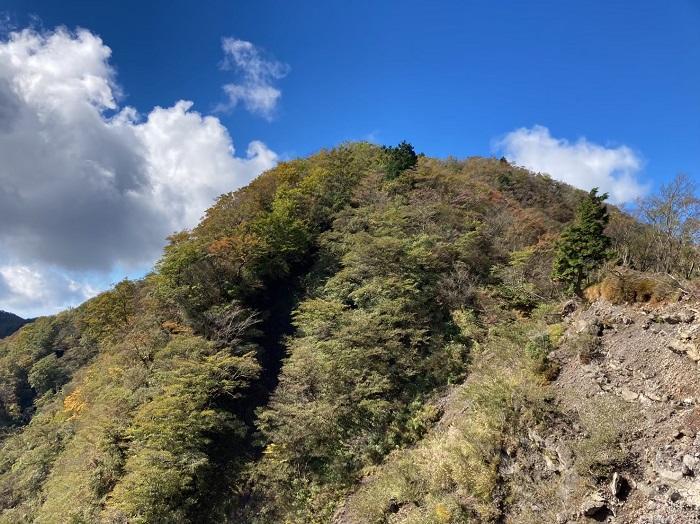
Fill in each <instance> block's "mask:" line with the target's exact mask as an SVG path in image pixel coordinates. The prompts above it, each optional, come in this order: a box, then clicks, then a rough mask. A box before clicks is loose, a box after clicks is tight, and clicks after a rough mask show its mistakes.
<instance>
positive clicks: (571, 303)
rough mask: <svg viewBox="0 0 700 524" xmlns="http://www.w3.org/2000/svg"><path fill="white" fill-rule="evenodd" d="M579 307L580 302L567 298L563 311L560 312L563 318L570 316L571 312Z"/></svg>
mask: <svg viewBox="0 0 700 524" xmlns="http://www.w3.org/2000/svg"><path fill="white" fill-rule="evenodd" d="M577 307H578V304H576V301H575V300H567V301H566V302H564V305H563V306H562V307H561V312H560V313H559V314H560V315H561V316H562V318H564V317H567V316H569V315H570V314H571V313H573V312H574V311H576V308H577Z"/></svg>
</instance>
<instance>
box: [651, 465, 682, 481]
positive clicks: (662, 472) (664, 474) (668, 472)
mask: <svg viewBox="0 0 700 524" xmlns="http://www.w3.org/2000/svg"><path fill="white" fill-rule="evenodd" d="M654 469H655V470H656V473H657V474H658V475H659V477H661V478H663V479H665V480H672V481H677V480H681V479H682V478H683V471H681V470H678V471H676V470H673V469H667V468H664V467H659V466H657V467H656V468H654Z"/></svg>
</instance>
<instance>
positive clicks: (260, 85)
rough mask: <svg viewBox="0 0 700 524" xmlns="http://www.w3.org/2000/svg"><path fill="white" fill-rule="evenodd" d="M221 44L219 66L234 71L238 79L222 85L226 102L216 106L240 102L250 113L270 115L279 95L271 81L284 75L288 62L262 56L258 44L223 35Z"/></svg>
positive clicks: (233, 106) (231, 107) (234, 105)
mask: <svg viewBox="0 0 700 524" xmlns="http://www.w3.org/2000/svg"><path fill="white" fill-rule="evenodd" d="M222 48H223V50H224V54H225V58H224V61H223V63H222V69H226V70H234V71H236V72H237V73H238V74H239V75H240V76H241V80H240V82H238V83H231V84H226V85H225V86H224V91H225V92H226V94H227V95H228V102H227V103H226V104H223V105H222V106H221V107H220V108H219V109H222V110H231V109H233V108H235V107H236V106H237V105H239V104H241V103H242V104H243V105H244V106H245V108H246V109H247V110H248V111H250V112H251V113H256V114H258V115H261V116H263V117H265V118H267V119H270V118H272V115H273V114H274V111H275V108H276V107H277V102H278V101H279V99H280V97H281V96H282V92H281V91H280V90H279V89H278V88H277V87H275V85H274V84H275V82H276V81H277V80H280V79H282V78H284V77H285V76H287V74H288V73H289V66H288V65H287V64H284V63H282V62H278V61H277V60H275V59H273V58H266V57H265V56H264V54H263V52H262V51H261V50H260V49H259V48H257V47H256V46H254V45H253V44H251V43H250V42H246V41H245V40H238V39H236V38H224V39H223V41H222Z"/></svg>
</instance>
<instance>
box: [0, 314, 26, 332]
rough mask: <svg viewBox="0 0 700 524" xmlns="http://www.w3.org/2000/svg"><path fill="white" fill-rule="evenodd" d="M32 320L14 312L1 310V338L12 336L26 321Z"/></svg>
mask: <svg viewBox="0 0 700 524" xmlns="http://www.w3.org/2000/svg"><path fill="white" fill-rule="evenodd" d="M28 322H31V321H30V320H26V319H24V318H22V317H20V316H17V315H15V314H14V313H9V312H7V311H0V338H4V337H7V336H10V335H11V334H12V333H14V332H15V331H17V330H18V329H19V328H21V327H22V326H23V325H25V324H26V323H28Z"/></svg>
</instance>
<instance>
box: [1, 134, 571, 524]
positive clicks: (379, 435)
mask: <svg viewBox="0 0 700 524" xmlns="http://www.w3.org/2000/svg"><path fill="white" fill-rule="evenodd" d="M581 196H582V193H581V192H580V191H577V190H574V189H573V188H571V187H569V186H566V185H564V184H561V183H558V182H556V181H553V180H551V179H549V178H548V177H546V176H542V175H536V174H532V173H529V172H527V171H525V170H523V169H520V168H517V167H514V166H512V165H510V164H508V163H507V162H505V161H499V160H495V159H483V158H472V159H468V160H465V161H457V160H452V159H448V160H437V159H431V158H426V157H417V156H416V155H415V153H413V151H412V148H410V146H408V145H406V144H403V145H400V146H399V147H397V148H380V147H377V146H374V145H371V144H364V143H360V144H346V145H343V146H340V147H338V148H335V149H332V150H328V151H322V152H320V153H319V154H317V155H314V156H312V157H309V158H305V159H298V160H294V161H291V162H286V163H283V164H280V165H279V166H278V167H276V168H275V169H273V170H271V171H269V172H267V173H264V174H263V175H262V176H260V177H259V178H258V179H256V180H255V181H254V182H253V183H251V184H250V185H249V186H248V187H246V188H243V189H241V190H239V191H236V192H234V193H230V194H226V195H223V196H222V197H221V198H220V199H219V200H218V201H217V203H216V204H215V205H214V206H213V207H212V208H211V209H210V210H209V211H208V212H207V213H206V216H205V217H204V219H203V220H202V222H201V224H200V225H199V226H197V227H196V228H195V229H194V230H192V231H186V232H182V233H179V234H177V235H174V236H173V237H172V238H171V239H170V240H171V241H170V244H169V245H168V246H167V248H166V249H165V253H164V255H163V257H162V259H161V260H160V261H159V263H158V264H157V266H156V268H155V270H154V272H153V273H152V274H150V275H148V276H147V277H146V278H144V279H143V280H141V281H137V282H131V281H124V282H121V283H119V284H118V285H117V286H115V288H114V289H113V290H110V291H109V292H107V293H104V294H102V295H100V296H98V297H96V298H95V299H93V300H90V301H88V302H87V303H85V304H83V305H82V306H80V307H78V308H76V309H74V310H71V311H67V312H65V313H62V314H60V315H57V316H55V317H47V318H42V319H39V320H37V321H36V322H35V323H33V324H32V325H30V326H28V327H25V328H24V329H22V330H21V331H20V332H19V333H17V334H15V335H14V336H12V337H10V338H8V339H6V340H3V341H0V406H1V407H2V412H1V413H2V427H3V440H2V447H1V448H0V522H12V523H15V522H46V523H53V522H70V521H75V522H148V523H150V522H225V521H228V520H231V521H234V522H265V523H270V522H304V523H311V522H329V521H330V520H331V519H332V517H333V515H334V514H336V512H337V511H338V508H340V507H342V506H343V501H344V500H345V499H346V496H347V494H348V493H351V492H354V491H356V487H357V483H358V482H359V481H361V479H364V478H367V476H368V473H371V471H372V470H373V468H376V467H378V465H381V464H382V463H383V462H384V461H385V458H386V457H387V455H390V454H394V453H400V452H401V450H410V449H414V448H415V447H416V446H418V444H417V443H419V442H421V441H422V439H423V437H424V435H426V432H428V431H429V430H430V428H431V427H433V425H434V424H435V423H436V421H438V420H439V419H440V417H441V413H442V412H445V413H448V414H449V413H453V414H454V416H455V417H456V416H457V412H456V411H455V406H457V405H459V403H458V402H457V401H452V400H450V401H449V402H446V403H440V402H439V401H438V399H440V398H443V396H444V394H445V392H446V391H448V390H449V389H450V388H451V387H452V386H453V385H455V384H462V383H464V385H463V386H462V387H464V388H465V389H466V390H468V391H469V393H468V394H467V397H468V398H471V400H470V402H472V403H476V404H477V405H479V406H481V408H480V411H479V412H478V416H479V417H481V418H479V420H482V421H483V423H484V424H485V425H484V427H483V432H480V433H477V434H474V435H473V439H476V440H474V441H472V439H471V438H470V439H468V441H467V443H466V444H463V443H461V441H457V442H456V443H455V445H457V446H458V447H459V446H462V445H466V446H474V445H475V444H474V442H477V443H478V445H479V446H482V448H479V449H482V450H483V451H484V453H472V454H471V455H469V457H471V458H469V461H470V462H469V464H470V465H471V466H470V467H473V469H474V471H475V472H476V473H478V474H476V476H474V477H473V478H472V477H469V478H466V479H459V478H453V477H450V476H448V477H446V480H445V481H446V482H451V483H460V482H463V488H462V490H463V492H462V493H460V494H459V496H458V497H452V498H451V499H450V500H449V501H446V503H447V502H449V504H452V506H450V507H453V509H455V511H454V512H453V513H449V515H453V516H454V518H453V520H451V521H453V522H458V521H460V520H455V519H457V518H462V520H463V519H464V518H467V516H468V515H472V516H475V518H481V519H483V520H488V519H493V518H497V516H498V515H502V514H504V512H506V511H507V507H508V506H507V504H506V493H505V492H502V489H501V486H502V483H501V482H500V481H499V478H500V477H501V473H499V469H498V468H499V467H500V466H499V464H501V461H499V460H497V459H498V457H500V450H501V449H502V446H501V443H502V439H501V436H502V435H503V429H504V427H512V428H521V427H526V426H530V425H532V424H534V423H537V421H540V420H542V417H546V416H548V415H547V413H548V408H547V406H548V404H547V402H546V399H543V398H541V392H542V390H543V389H544V385H545V384H546V383H547V381H548V380H549V379H551V378H552V376H553V368H552V364H551V363H549V362H548V361H547V358H546V356H547V353H548V351H549V348H550V345H554V341H555V339H557V337H558V336H559V335H560V334H559V335H558V334H557V333H554V332H553V333H551V334H550V333H549V331H548V330H549V329H550V328H551V327H550V328H548V327H547V314H548V313H547V311H548V310H547V307H548V306H547V304H548V303H549V302H551V301H553V300H556V299H557V298H558V297H559V296H560V289H559V288H558V287H557V285H556V284H555V283H553V282H552V281H551V279H550V277H549V274H550V268H551V264H552V262H551V261H552V255H553V245H554V241H555V240H556V238H557V236H558V234H559V232H560V231H561V229H562V228H563V227H564V225H565V224H566V223H567V222H569V221H570V220H571V218H572V217H573V214H574V209H575V208H576V205H577V203H578V201H579V200H580V198H581ZM523 348H527V351H525V352H524V351H523ZM490 356H493V358H491V357H490ZM482 357H483V358H482ZM496 371H498V372H499V373H500V375H501V376H502V377H505V378H504V380H500V381H496V382H494V381H493V380H492V377H493V376H494V374H495V373H496ZM465 379H466V382H464V381H465ZM484 393H485V394H484ZM470 396H471V397H470ZM545 396H546V395H545ZM506 397H507V398H509V399H515V400H517V402H515V404H508V403H506V404H502V403H500V402H499V401H498V399H502V398H506ZM493 414H496V415H497V416H496V417H495V418H494V417H493V416H492V415H493ZM504 424H505V426H504ZM467 426H469V427H472V426H473V425H472V424H471V423H470V424H467ZM477 427H478V426H477ZM517 434H518V433H516V432H513V433H512V435H514V436H515V435H517ZM484 457H486V460H484ZM455 471H456V470H455ZM455 474H456V473H455ZM428 495H430V493H428ZM430 496H432V495H430ZM429 498H430V497H429ZM392 507H393V506H392ZM457 510H459V511H457ZM382 511H383V510H381V511H380V512H379V513H378V514H379V515H383V513H382ZM460 512H461V513H460ZM375 514H376V513H375ZM382 518H383V517H382ZM450 518H452V517H450ZM445 522H450V520H445Z"/></svg>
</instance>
